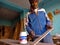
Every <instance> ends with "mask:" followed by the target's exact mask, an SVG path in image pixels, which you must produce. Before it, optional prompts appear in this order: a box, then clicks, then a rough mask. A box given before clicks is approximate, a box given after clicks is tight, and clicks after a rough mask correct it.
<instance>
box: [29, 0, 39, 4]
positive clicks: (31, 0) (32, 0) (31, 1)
mask: <svg viewBox="0 0 60 45" xmlns="http://www.w3.org/2000/svg"><path fill="white" fill-rule="evenodd" d="M34 1H36V2H38V0H29V2H30V4H32V3H33V2H34Z"/></svg>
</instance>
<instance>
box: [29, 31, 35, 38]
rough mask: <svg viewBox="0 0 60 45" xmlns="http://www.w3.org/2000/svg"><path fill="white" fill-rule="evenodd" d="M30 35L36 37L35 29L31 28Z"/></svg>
mask: <svg viewBox="0 0 60 45" xmlns="http://www.w3.org/2000/svg"><path fill="white" fill-rule="evenodd" d="M30 35H31V38H34V37H35V33H34V31H32V30H31V32H30Z"/></svg>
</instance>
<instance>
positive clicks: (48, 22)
mask: <svg viewBox="0 0 60 45" xmlns="http://www.w3.org/2000/svg"><path fill="white" fill-rule="evenodd" d="M44 12H45V17H46V24H47V25H51V21H50V19H49V17H48V15H47V13H46V11H45V9H44Z"/></svg>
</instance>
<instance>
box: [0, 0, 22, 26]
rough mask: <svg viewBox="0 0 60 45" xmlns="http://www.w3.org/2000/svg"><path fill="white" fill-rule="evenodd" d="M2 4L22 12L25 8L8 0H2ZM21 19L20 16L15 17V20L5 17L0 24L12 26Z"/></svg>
mask: <svg viewBox="0 0 60 45" xmlns="http://www.w3.org/2000/svg"><path fill="white" fill-rule="evenodd" d="M1 2H2V3H1ZM0 6H2V7H5V8H9V9H12V10H15V11H17V12H21V11H22V10H23V9H22V8H21V7H20V6H17V5H15V4H13V3H11V2H8V1H6V0H0ZM19 19H20V16H19V17H18V18H16V19H14V20H3V19H0V25H6V26H7V25H8V26H12V25H13V24H15V23H16V22H17V21H18V20H19Z"/></svg>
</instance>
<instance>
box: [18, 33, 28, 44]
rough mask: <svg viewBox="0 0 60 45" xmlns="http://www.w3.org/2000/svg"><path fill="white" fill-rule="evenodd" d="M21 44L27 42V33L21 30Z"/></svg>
mask: <svg viewBox="0 0 60 45" xmlns="http://www.w3.org/2000/svg"><path fill="white" fill-rule="evenodd" d="M19 41H20V44H27V33H26V32H21V33H20V37H19Z"/></svg>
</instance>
